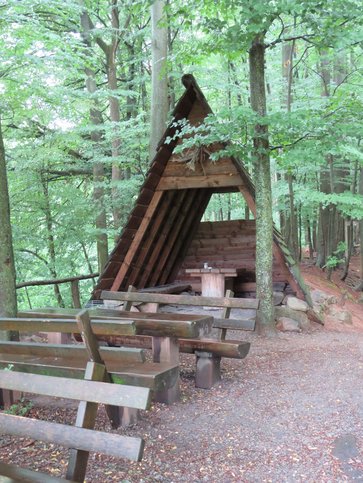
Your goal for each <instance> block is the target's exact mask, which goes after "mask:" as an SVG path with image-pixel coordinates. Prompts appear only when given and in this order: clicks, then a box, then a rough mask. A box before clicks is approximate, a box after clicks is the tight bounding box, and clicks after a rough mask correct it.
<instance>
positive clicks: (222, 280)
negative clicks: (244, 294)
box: [185, 267, 237, 297]
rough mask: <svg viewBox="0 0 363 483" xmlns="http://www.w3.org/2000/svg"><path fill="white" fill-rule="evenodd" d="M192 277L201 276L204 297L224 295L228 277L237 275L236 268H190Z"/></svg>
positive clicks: (188, 271) (187, 271)
mask: <svg viewBox="0 0 363 483" xmlns="http://www.w3.org/2000/svg"><path fill="white" fill-rule="evenodd" d="M185 273H188V274H189V275H190V276H191V277H200V279H201V282H202V296H203V297H224V294H225V291H226V287H225V284H226V278H230V277H237V270H236V269H235V268H211V267H210V268H188V269H186V270H185Z"/></svg>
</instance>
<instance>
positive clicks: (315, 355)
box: [0, 266, 363, 483]
mask: <svg viewBox="0 0 363 483" xmlns="http://www.w3.org/2000/svg"><path fill="white" fill-rule="evenodd" d="M303 271H304V276H305V279H306V281H307V283H308V285H310V286H311V287H313V288H319V289H320V290H323V291H325V292H327V293H331V294H334V295H335V296H336V297H337V308H340V307H341V306H344V308H345V309H347V310H349V311H351V313H352V314H353V323H352V324H349V325H348V324H343V323H339V322H337V321H334V318H333V317H329V323H327V324H326V325H325V326H324V327H323V326H321V325H318V324H313V325H312V327H311V329H310V330H309V331H308V332H304V333H287V332H285V333H280V334H279V335H278V336H277V337H276V338H274V339H265V338H261V337H259V336H258V335H257V334H256V333H253V332H244V333H240V332H232V333H231V334H229V338H240V339H243V340H248V341H250V342H251V350H250V353H249V354H248V356H247V357H246V359H244V360H243V361H238V360H232V359H230V360H228V359H224V360H223V361H222V380H221V381H220V383H219V384H217V385H216V386H215V387H213V388H212V389H211V390H203V389H197V388H195V387H194V362H195V361H194V357H193V356H189V355H182V356H181V359H182V361H181V390H182V397H181V401H180V402H178V403H176V404H173V405H171V406H166V405H163V404H154V405H153V407H152V409H151V410H150V411H148V412H143V413H142V417H141V420H140V421H139V422H138V423H137V424H136V425H134V426H132V427H130V428H128V429H127V430H123V429H120V430H117V432H118V433H124V434H127V435H132V436H142V437H143V438H144V439H145V442H146V446H145V452H144V458H143V460H142V461H141V462H140V463H135V462H129V461H124V460H118V459H116V458H111V457H105V456H101V455H92V456H91V457H90V462H89V467H88V472H87V479H86V481H87V482H93V483H103V482H111V481H113V482H132V483H134V482H135V483H136V482H158V481H159V482H168V483H171V482H176V483H177V482H188V483H190V482H204V481H205V482H218V483H220V482H226V483H227V482H256V483H257V482H276V483H277V482H278V483H282V482H289V483H290V482H291V483H295V482H311V483H313V482H314V483H316V482H319V483H328V482H339V483H340V482H345V481H348V482H363V391H362V380H363V308H362V307H363V306H362V304H357V303H355V302H354V296H355V294H351V295H350V288H349V286H347V284H345V285H344V286H342V285H341V284H339V283H338V282H334V281H333V282H332V283H331V282H326V281H325V280H324V279H323V278H322V275H321V272H320V273H319V271H316V270H315V269H313V268H312V267H310V268H309V266H305V267H304V268H303ZM75 414H76V407H75V405H73V404H71V403H69V402H67V401H64V400H57V401H54V400H53V401H52V402H50V401H49V400H44V399H36V400H35V404H34V406H33V408H32V409H31V410H30V412H29V415H30V416H32V417H37V418H42V419H48V420H55V421H59V422H67V423H69V424H72V422H73V421H74V419H75ZM97 424H98V427H100V428H105V427H107V428H109V425H108V423H107V420H106V416H105V412H104V410H101V411H100V414H99V417H98V420H97ZM108 430H109V429H108ZM0 457H1V459H3V460H4V461H9V462H13V463H18V464H19V465H21V466H24V467H26V466H29V467H32V468H33V469H34V468H36V469H39V470H41V471H45V472H51V473H52V474H53V475H56V476H59V475H61V474H63V475H64V474H65V469H66V461H67V452H66V450H63V449H62V448H59V447H56V446H54V445H53V446H52V445H46V444H43V443H40V442H36V441H32V440H27V439H23V440H21V441H20V442H19V439H17V441H15V440H14V439H12V438H10V437H6V436H1V437H0ZM0 481H1V478H0Z"/></svg>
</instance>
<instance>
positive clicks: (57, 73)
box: [0, 0, 363, 308]
mask: <svg viewBox="0 0 363 483" xmlns="http://www.w3.org/2000/svg"><path fill="white" fill-rule="evenodd" d="M149 7H150V1H147V0H144V1H142V0H140V1H136V2H135V1H127V2H123V4H122V8H121V7H120V5H119V20H120V29H119V30H118V31H117V32H115V29H113V28H112V26H111V24H110V13H111V3H110V2H108V1H105V0H103V1H98V2H95V1H93V0H87V1H85V2H71V1H70V0H66V1H64V2H61V3H60V2H59V1H55V0H47V1H45V0H37V1H36V2H34V1H30V0H23V1H22V2H19V1H16V0H10V1H8V2H6V4H4V5H3V6H2V9H1V12H2V19H1V20H0V23H1V31H0V51H1V68H0V93H1V94H2V96H1V98H0V113H1V118H2V120H3V127H4V137H5V143H6V153H7V167H8V175H9V183H10V195H11V205H12V225H13V238H14V248H15V257H16V267H17V276H18V282H22V281H25V280H34V279H48V278H53V276H54V275H53V274H54V273H56V274H57V276H58V277H66V276H72V275H77V274H85V273H89V272H95V271H97V269H96V267H97V255H96V246H95V240H96V237H97V235H98V234H99V233H100V230H99V229H96V228H95V215H97V214H99V213H100V207H99V206H98V205H96V203H95V202H94V198H93V192H94V188H95V187H96V188H97V187H100V188H103V190H104V205H105V206H106V211H107V214H106V219H107V227H106V232H107V235H108V237H109V242H110V246H112V244H113V242H114V238H115V236H117V234H118V232H119V229H115V227H114V224H113V217H112V190H113V188H116V189H117V192H118V206H117V208H119V209H120V211H121V220H122V224H124V223H125V222H126V220H127V218H128V215H129V213H130V210H131V207H132V204H133V202H134V200H135V197H136V195H137V192H138V190H139V187H140V185H141V184H142V182H143V180H144V178H145V173H146V170H147V168H148V162H149V160H148V154H147V153H148V149H147V147H148V138H149V132H150V129H149V109H150V68H151V59H150V22H149ZM85 10H87V12H88V14H89V16H90V18H91V20H92V22H93V24H94V29H93V30H92V33H91V35H90V39H89V43H88V44H87V45H86V43H85V42H84V32H83V31H82V28H81V22H80V16H81V14H82V13H83V12H84V11H85ZM167 22H168V26H169V30H170V48H171V49H170V52H169V59H168V62H169V69H170V81H171V82H170V84H173V86H174V94H175V97H176V98H178V97H179V95H180V94H181V93H182V91H183V88H182V86H181V84H180V82H179V79H180V77H181V75H182V74H183V73H186V72H191V73H193V74H194V75H195V77H196V78H197V80H198V83H199V84H200V86H201V87H202V89H203V92H204V93H205V95H206V97H207V99H208V102H209V103H210V104H211V106H212V108H213V110H214V112H215V114H214V115H209V116H208V118H207V119H206V122H205V123H204V124H203V125H202V126H198V127H192V126H190V125H186V124H183V123H182V124H181V125H179V127H180V128H181V129H182V130H183V132H184V133H185V134H187V135H188V136H189V137H188V138H187V140H186V142H185V143H184V144H183V145H181V146H179V147H178V151H179V152H182V151H183V150H188V149H194V147H195V146H197V147H201V146H208V145H209V144H210V143H214V142H216V141H218V142H230V141H232V144H229V145H227V146H226V147H225V148H224V149H223V150H221V151H220V152H217V153H213V154H212V160H213V161H214V162H216V163H217V162H218V160H219V158H220V157H221V156H224V155H226V154H227V155H233V156H235V157H236V158H239V159H241V160H242V161H243V162H244V165H245V166H247V168H248V170H249V172H250V174H251V175H252V176H253V158H252V156H251V152H252V147H253V145H252V134H253V129H254V126H255V124H256V123H257V122H263V123H267V124H268V128H269V137H270V145H271V151H270V157H271V162H272V167H273V177H274V179H273V181H274V183H273V209H274V215H275V219H276V220H277V219H278V218H279V214H280V213H283V214H285V215H288V212H289V209H290V208H289V190H288V186H287V183H286V179H285V178H286V176H287V175H291V176H292V178H293V189H294V197H295V204H296V206H297V207H298V210H299V213H300V214H301V218H302V219H305V218H306V217H307V218H309V219H311V220H315V219H316V217H317V213H318V211H319V208H320V207H327V206H335V207H336V208H337V210H338V212H339V213H341V214H342V216H343V217H345V218H352V219H354V220H361V219H363V208H362V207H363V203H362V195H358V194H357V172H358V171H359V169H360V168H361V167H362V166H363V151H362V143H361V138H362V134H361V133H362V132H363V117H362V112H363V90H362V85H363V83H362V55H361V42H362V39H363V31H362V13H361V5H360V2H358V1H355V0H348V1H347V2H345V3H343V2H341V1H338V0H330V1H327V0H323V1H322V0H308V1H304V2H297V1H296V0H274V1H270V2H265V1H262V0H257V1H255V2H253V3H251V2H250V1H247V0H237V1H234V2H229V1H226V0H222V1H219V2H215V1H214V0H208V1H205V0H203V1H201V0H193V1H192V0H187V1H185V2H180V1H175V2H168V6H167ZM265 32H266V84H267V88H268V89H267V90H268V98H267V104H268V113H267V116H266V118H264V119H260V118H258V116H256V114H255V113H254V112H253V111H252V110H251V108H250V106H249V81H248V65H247V63H246V60H247V56H248V50H249V48H250V46H251V43H252V42H253V41H254V40H255V39H256V37H257V36H259V35H260V34H261V33H265ZM113 35H117V38H118V42H119V44H118V51H117V61H118V62H117V81H118V85H117V89H116V90H114V91H112V93H111V92H110V91H109V89H108V88H107V72H106V67H105V56H104V53H103V52H102V51H101V49H100V48H99V45H97V42H99V41H100V40H102V41H103V42H105V43H109V42H110V40H111V38H112V36H113ZM292 38H294V39H295V52H294V55H293V67H294V68H293V85H292V91H291V96H292V108H291V109H290V110H289V111H288V109H287V108H286V92H287V79H286V77H284V76H283V75H282V73H281V58H282V48H283V45H284V44H285V43H286V42H287V41H289V39H292ZM290 42H291V40H290ZM323 58H324V59H325V60H326V61H327V62H328V65H329V66H328V70H329V75H330V83H329V86H328V91H329V92H328V94H329V95H324V96H323V95H322V92H323V85H322V72H321V70H322V59H323ZM86 69H89V70H91V71H92V72H93V75H94V80H95V85H96V90H95V92H94V93H92V94H90V93H89V92H88V91H87V89H86V88H85V79H86V74H85V70H86ZM110 94H112V96H114V97H115V98H116V99H117V100H118V101H119V104H120V113H121V119H120V122H118V123H117V125H115V123H112V122H111V121H110V109H109V100H110ZM94 108H97V110H98V111H99V113H100V114H101V118H102V122H101V123H100V124H98V125H95V124H94V123H92V122H91V116H90V113H91V109H94ZM115 132H116V133H117V136H119V138H120V140H121V143H120V147H119V151H118V157H117V159H114V158H113V157H112V155H111V142H112V140H113V139H114V138H115ZM94 135H98V138H99V141H98V142H97V143H95V142H94V141H93V140H92V137H94ZM192 136H193V137H192ZM98 164H102V165H103V166H104V171H105V174H104V178H103V180H99V181H98V182H97V183H95V182H94V180H93V169H94V167H95V166H97V165H98ZM114 164H117V165H118V166H119V167H121V168H122V169H123V171H124V173H125V177H124V179H123V180H122V181H121V182H118V183H117V184H116V186H115V184H113V183H112V182H111V171H112V166H113V165H114ZM332 173H333V174H335V176H336V179H335V180H333V181H332V184H333V185H334V186H333V189H330V190H322V188H321V181H322V178H323V177H327V178H329V176H330V175H331V174H332ZM337 187H338V188H339V189H338V188H337ZM240 199H241V197H240V196H238V195H237V194H234V193H232V194H228V195H227V194H226V195H215V196H213V197H212V199H211V202H210V205H209V207H208V209H207V212H206V215H205V219H222V218H223V219H227V218H228V217H229V216H230V217H232V218H234V217H243V216H244V210H245V206H244V204H243V203H242V202H240ZM49 215H50V219H51V223H50V225H49ZM50 234H51V235H52V237H53V245H54V252H55V257H54V259H52V256H51V253H50V252H51V250H50V245H51V243H50ZM337 258H339V257H337ZM328 263H332V262H328ZM91 289H92V281H82V282H81V292H82V301H83V302H85V301H87V299H88V296H89V293H90V291H91ZM60 290H61V294H62V296H63V298H64V301H65V304H66V305H70V304H71V296H70V288H69V285H62V286H60ZM18 296H19V302H20V303H19V307H20V308H28V307H29V303H31V304H32V305H33V306H36V305H54V304H55V298H54V292H53V287H51V286H49V287H32V288H29V289H27V290H25V289H21V290H19V291H18Z"/></svg>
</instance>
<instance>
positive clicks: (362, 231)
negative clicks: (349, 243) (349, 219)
mask: <svg viewBox="0 0 363 483" xmlns="http://www.w3.org/2000/svg"><path fill="white" fill-rule="evenodd" d="M359 194H360V195H362V196H363V168H361V170H360V180H359ZM359 238H360V283H358V285H357V286H356V287H355V289H356V290H359V291H363V220H360V221H359Z"/></svg>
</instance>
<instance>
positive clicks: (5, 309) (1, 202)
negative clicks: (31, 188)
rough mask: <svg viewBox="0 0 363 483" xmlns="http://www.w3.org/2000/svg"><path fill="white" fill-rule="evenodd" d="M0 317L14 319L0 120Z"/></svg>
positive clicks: (5, 335) (5, 333)
mask: <svg viewBox="0 0 363 483" xmlns="http://www.w3.org/2000/svg"><path fill="white" fill-rule="evenodd" d="M0 226H1V230H0V317H16V314H17V304H16V290H15V279H16V277H15V265H14V254H13V242H12V232H11V223H10V204H9V190H8V181H7V172H6V160H5V148H4V141H3V135H2V129H1V119H0ZM0 338H2V339H5V340H14V339H16V334H14V333H12V332H9V331H0Z"/></svg>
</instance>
